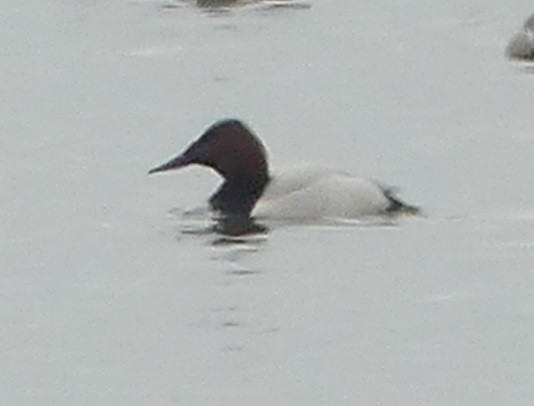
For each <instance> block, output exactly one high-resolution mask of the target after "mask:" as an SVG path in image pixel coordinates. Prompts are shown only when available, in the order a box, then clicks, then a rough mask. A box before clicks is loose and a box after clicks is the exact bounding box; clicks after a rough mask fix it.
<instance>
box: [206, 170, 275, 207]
mask: <svg viewBox="0 0 534 406" xmlns="http://www.w3.org/2000/svg"><path fill="white" fill-rule="evenodd" d="M267 183H269V175H268V174H267V173H265V174H258V175H256V176H255V177H253V178H245V179H243V178H242V179H232V180H229V179H225V181H224V183H223V184H222V186H221V187H220V188H219V189H218V190H217V192H215V194H214V195H213V196H211V198H210V200H209V203H210V206H211V208H212V209H213V210H215V211H218V212H220V213H221V214H223V215H224V216H232V217H233V216H246V217H248V216H250V213H251V211H252V209H253V208H254V205H255V204H256V202H257V201H258V199H259V198H260V197H261V195H262V194H263V192H264V190H265V187H266V186H267Z"/></svg>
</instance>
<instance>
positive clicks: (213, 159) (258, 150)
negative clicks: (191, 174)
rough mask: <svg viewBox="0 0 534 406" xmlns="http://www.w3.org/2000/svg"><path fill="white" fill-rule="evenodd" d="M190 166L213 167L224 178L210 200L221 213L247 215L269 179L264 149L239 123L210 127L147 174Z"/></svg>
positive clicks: (236, 121)
mask: <svg viewBox="0 0 534 406" xmlns="http://www.w3.org/2000/svg"><path fill="white" fill-rule="evenodd" d="M192 164H197V165H203V166H207V167H210V168H213V169H214V170H215V171H217V172H218V173H219V174H220V175H221V176H222V177H223V178H224V179H225V182H224V184H223V185H222V187H221V188H220V189H219V190H218V191H217V192H216V193H215V194H214V195H213V196H212V197H211V199H210V203H211V205H212V207H213V208H214V209H216V210H218V211H221V212H223V213H224V214H240V215H241V214H245V215H248V214H249V213H250V211H251V210H252V208H253V207H254V204H255V203H256V201H257V199H258V198H259V197H260V196H261V194H262V193H263V190H264V188H265V185H266V184H267V182H268V180H269V175H268V172H269V171H268V165H267V154H266V152H265V148H264V146H263V144H262V143H261V141H260V140H259V139H258V138H257V137H256V136H255V135H254V134H253V133H252V131H251V130H250V129H249V128H248V127H247V126H246V125H245V124H243V123H242V122H241V121H239V120H233V119H232V120H222V121H219V122H217V123H215V124H213V125H212V126H211V127H209V128H208V129H207V130H206V131H205V132H204V133H203V134H202V135H201V137H200V138H199V139H198V140H196V141H195V142H193V143H192V144H191V145H190V146H189V147H188V148H187V149H186V150H185V151H184V152H183V153H182V154H180V155H178V156H177V157H175V158H173V159H171V160H170V161H168V162H166V163H164V164H163V165H160V166H158V167H156V168H153V169H151V170H150V171H149V173H150V174H151V173H156V172H163V171H168V170H172V169H179V168H183V167H185V166H188V165H192Z"/></svg>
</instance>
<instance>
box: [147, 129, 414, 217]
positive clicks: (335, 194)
mask: <svg viewBox="0 0 534 406" xmlns="http://www.w3.org/2000/svg"><path fill="white" fill-rule="evenodd" d="M189 165H201V166H205V167H208V168H211V169H213V170H214V171H215V172H217V173H218V174H219V175H220V176H221V177H222V178H223V182H222V183H221V185H220V186H219V188H218V189H217V190H216V191H215V193H213V195H212V196H211V197H210V198H209V200H208V204H209V207H210V209H211V211H212V212H213V213H216V214H217V215H218V216H222V217H244V218H256V219H258V218H259V219H266V218H271V219H326V218H337V219H355V218H360V217H364V216H377V215H387V216H391V215H396V214H417V213H419V211H420V209H419V208H418V207H416V206H413V205H410V204H407V203H405V202H404V201H402V200H400V199H399V198H398V197H397V196H396V195H395V191H394V189H392V188H389V187H385V186H383V185H382V184H380V183H379V182H377V181H375V180H374V179H370V178H366V177H361V176H355V175H352V174H349V173H346V172H343V171H338V170H335V169H330V168H324V167H311V166H308V167H300V168H296V169H293V170H291V171H284V172H276V171H275V172H271V170H270V168H269V164H268V160H267V152H266V149H265V146H264V145H263V143H262V141H261V140H260V139H259V138H258V136H257V135H256V134H255V133H254V132H253V131H252V130H251V129H250V128H249V127H248V126H247V125H246V124H245V123H243V122H242V121H241V120H239V119H233V118H231V119H223V120H220V121H217V122H215V123H214V124H212V125H211V126H210V127H209V128H207V129H206V130H205V131H204V132H203V133H202V135H201V136H200V137H199V138H198V139H197V140H196V141H194V142H192V143H191V144H190V145H189V146H188V147H187V148H186V149H185V151H184V152H182V153H180V154H178V155H177V156H175V157H174V158H172V159H170V160H168V161H167V162H165V163H163V164H162V165H159V166H156V167H154V168H152V169H150V171H149V172H148V173H149V174H154V173H160V172H166V171H170V170H177V169H180V168H184V167H187V166H189Z"/></svg>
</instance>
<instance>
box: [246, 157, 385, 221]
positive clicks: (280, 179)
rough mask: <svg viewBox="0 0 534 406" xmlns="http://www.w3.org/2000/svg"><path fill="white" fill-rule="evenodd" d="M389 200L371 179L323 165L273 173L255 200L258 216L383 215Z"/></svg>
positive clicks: (281, 217)
mask: <svg viewBox="0 0 534 406" xmlns="http://www.w3.org/2000/svg"><path fill="white" fill-rule="evenodd" d="M390 204H391V202H390V200H389V199H388V198H387V197H386V195H385V194H384V188H383V187H381V186H380V185H379V184H378V183H377V182H375V181H374V180H372V179H368V178H364V177H359V176H354V175H350V174H347V173H344V172H341V171H336V170H333V169H328V168H321V167H302V168H296V169H292V170H288V171H283V172H274V173H273V175H272V176H271V181H270V182H269V183H268V185H267V188H266V189H265V192H264V193H263V195H262V196H261V198H260V199H259V200H258V202H257V203H256V206H255V207H254V209H253V211H252V216H254V217H256V218H279V219H305V218H308V219H318V218H356V217H361V216H367V215H377V214H383V213H384V212H385V211H386V209H387V208H388V206H389V205H390Z"/></svg>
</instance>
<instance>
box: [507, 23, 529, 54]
mask: <svg viewBox="0 0 534 406" xmlns="http://www.w3.org/2000/svg"><path fill="white" fill-rule="evenodd" d="M506 55H508V57H509V58H512V59H525V60H534V14H532V15H531V16H530V17H529V18H528V20H527V21H526V22H525V24H524V25H523V28H522V29H521V31H519V32H518V33H517V34H515V35H514V37H513V38H512V40H511V41H510V43H509V44H508V47H507V48H506Z"/></svg>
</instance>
